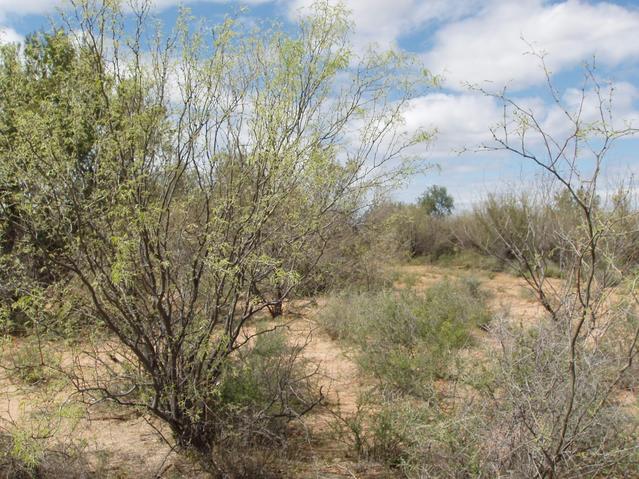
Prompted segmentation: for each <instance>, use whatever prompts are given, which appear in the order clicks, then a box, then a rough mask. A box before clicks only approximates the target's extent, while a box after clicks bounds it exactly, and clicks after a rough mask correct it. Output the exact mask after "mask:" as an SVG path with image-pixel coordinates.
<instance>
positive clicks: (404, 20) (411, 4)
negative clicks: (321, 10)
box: [288, 0, 481, 48]
mask: <svg viewBox="0 0 639 479" xmlns="http://www.w3.org/2000/svg"><path fill="white" fill-rule="evenodd" d="M342 3H343V4H344V5H345V6H346V7H347V8H348V9H349V10H350V11H351V12H352V19H353V21H354V22H355V38H354V43H355V46H356V47H359V48H362V47H364V46H367V45H368V44H371V43H373V44H378V45H380V46H382V47H385V48H386V47H395V46H396V42H397V39H398V38H399V37H400V36H401V35H405V34H408V33H411V32H412V31H414V30H415V29H418V28H420V27H423V26H425V25H426V24H428V23H429V22H431V21H434V20H439V21H441V20H446V19H448V20H450V19H454V18H459V17H460V16H461V15H464V14H467V13H468V12H470V11H473V10H474V9H476V6H477V5H479V4H481V2H480V0H457V1H455V2H450V1H447V0H427V1H424V0H345V1H343V2H342ZM312 4H313V0H291V1H290V3H289V5H288V8H289V16H290V17H291V18H294V17H296V16H297V15H298V14H299V13H300V12H303V11H304V9H305V8H307V7H309V6H310V5H312Z"/></svg>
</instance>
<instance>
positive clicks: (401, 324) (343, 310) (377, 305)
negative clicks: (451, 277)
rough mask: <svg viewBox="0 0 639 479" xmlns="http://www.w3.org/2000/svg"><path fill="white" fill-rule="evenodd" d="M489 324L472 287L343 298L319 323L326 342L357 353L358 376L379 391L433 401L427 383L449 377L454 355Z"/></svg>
mask: <svg viewBox="0 0 639 479" xmlns="http://www.w3.org/2000/svg"><path fill="white" fill-rule="evenodd" d="M489 320H490V314H489V313H488V310H487V309H486V306H485V304H484V298H483V293H482V292H481V290H480V289H479V287H478V285H477V284H476V283H474V282H472V281H462V282H456V283H452V282H449V281H444V282H441V283H439V284H437V285H435V286H433V287H431V288H429V289H428V290H427V291H426V292H425V293H424V294H420V293H416V292H413V291H401V292H399V293H398V292H394V291H389V290H386V291H382V292H377V293H355V294H353V293H346V294H343V295H341V296H339V297H336V298H335V299H333V300H331V301H330V302H329V304H328V305H327V306H326V308H325V309H324V311H323V312H322V315H321V321H322V324H323V325H324V327H325V328H326V329H327V331H328V332H329V334H330V335H331V337H333V338H336V339H342V340H345V341H347V342H349V343H351V344H352V345H354V346H355V347H356V349H357V360H358V362H359V364H360V366H361V368H362V370H363V371H366V372H369V373H371V374H372V375H373V376H375V377H376V378H377V380H378V382H379V385H380V387H381V388H382V389H386V390H388V391H389V392H392V391H396V392H400V393H404V394H410V395H414V396H416V397H420V398H424V399H427V398H432V397H433V395H434V389H433V385H432V382H433V380H435V379H436V378H443V377H448V376H449V375H450V374H451V371H452V365H453V364H454V358H455V351H457V350H458V349H460V348H462V347H464V346H466V345H468V344H469V343H470V342H471V332H472V329H473V328H474V327H476V326H480V325H484V324H486V323H487V322H488V321H489Z"/></svg>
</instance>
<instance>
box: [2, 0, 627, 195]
mask: <svg viewBox="0 0 639 479" xmlns="http://www.w3.org/2000/svg"><path fill="white" fill-rule="evenodd" d="M310 3H311V0H250V1H247V2H236V1H232V0H227V1H224V0H208V1H187V0H182V1H178V0H156V1H155V9H156V13H157V14H158V15H160V16H161V18H163V19H164V21H165V22H166V23H167V24H170V23H172V21H173V20H174V19H175V16H176V14H177V10H178V6H179V5H187V6H189V7H190V8H191V9H192V13H193V14H195V15H198V16H205V17H209V18H211V19H213V20H215V19H216V18H221V17H222V16H223V15H225V14H228V13H234V12H237V11H238V7H240V6H246V7H248V9H247V11H246V12H244V13H243V14H242V15H244V16H246V17H247V20H251V19H256V18H278V19H280V20H282V21H284V22H292V21H294V19H295V17H296V16H297V15H298V14H299V12H300V11H303V9H304V8H305V7H307V6H308V5H309V4H310ZM343 3H345V4H346V5H347V7H348V8H349V9H350V10H351V11H352V14H353V20H354V22H355V32H354V36H353V42H354V45H355V47H356V48H364V47H365V46H366V45H368V44H370V43H375V44H377V45H378V46H379V47H380V48H388V47H393V48H399V49H403V50H406V51H410V52H412V53H414V54H416V55H418V56H419V57H420V58H421V59H422V60H423V62H424V64H425V66H426V67H427V68H429V69H430V70H431V71H432V72H433V73H435V74H438V75H441V76H442V78H443V83H442V87H441V88H440V89H438V90H432V91H430V92H428V93H426V94H425V95H424V96H422V97H420V98H417V99H415V100H414V101H413V102H412V104H411V108H410V110H409V111H408V112H407V118H406V120H407V126H408V127H409V128H420V127H427V128H436V129H437V130H438V134H437V137H436V140H435V142H434V143H433V144H432V145H431V146H430V147H429V148H428V149H427V150H426V149H423V151H418V152H416V153H417V154H419V155H420V156H423V157H424V158H425V159H426V160H427V161H429V162H431V163H436V164H438V165H439V168H438V169H437V170H435V169H434V170H432V171H430V172H429V173H427V174H426V175H423V176H419V177H416V178H415V179H414V180H413V181H411V182H410V184H408V185H407V186H406V187H405V188H403V189H402V190H401V191H399V192H397V193H396V198H398V199H401V200H405V201H410V200H412V199H414V198H415V197H416V196H418V195H419V194H420V193H421V192H422V191H423V190H424V189H426V188H427V187H428V185H430V184H434V183H435V184H441V185H444V186H446V187H447V188H448V189H449V191H451V192H452V193H453V195H454V196H455V197H456V198H457V201H458V203H461V204H466V205H468V204H470V203H472V202H473V201H475V200H477V199H478V198H480V197H481V196H482V195H484V194H485V193H487V192H490V191H494V190H499V189H504V188H512V187H522V186H523V187H525V186H526V185H530V184H531V183H532V180H533V178H534V175H535V170H534V169H531V168H530V166H529V165H527V164H526V163H522V162H521V161H519V160H518V159H516V158H512V157H509V156H506V155H503V154H495V153H477V152H475V151H474V150H475V147H477V146H479V145H481V144H482V143H485V142H488V141H489V140H490V133H489V128H490V126H492V125H494V124H495V123H496V122H498V121H499V119H500V114H501V109H500V106H499V104H498V103H497V102H496V101H495V100H493V99H491V98H488V97H485V96H482V95H481V94H479V93H477V92H475V91H472V90H469V88H468V86H467V84H468V83H470V84H475V85H482V86H486V87H487V88H489V89H491V90H498V89H499V88H501V87H502V86H503V85H506V84H507V85H508V87H509V91H510V92H511V95H513V96H515V97H517V98H519V99H521V101H523V102H525V104H526V105H530V108H532V109H533V110H534V111H535V113H536V114H537V115H538V116H539V117H540V118H541V119H542V120H543V121H544V124H545V125H547V126H548V128H551V129H553V131H557V132H560V131H561V128H562V125H561V115H558V112H557V109H556V108H555V107H554V106H553V105H552V103H551V101H550V98H549V96H548V95H547V93H546V90H545V89H544V75H543V72H542V70H541V69H540V66H539V62H538V61H536V60H535V58H534V57H532V56H530V55H526V54H525V53H526V52H528V51H530V49H531V45H532V46H533V47H534V48H535V49H536V50H538V51H545V52H546V54H547V56H546V60H547V64H548V66H549V68H550V69H551V70H552V72H553V73H554V74H556V83H557V85H558V86H559V87H560V89H561V94H562V99H564V100H565V101H566V103H567V104H568V105H570V104H571V101H572V100H571V98H573V97H574V93H575V90H574V89H575V88H579V86H580V85H581V82H582V78H583V76H582V68H581V66H582V65H583V62H584V61H591V60H592V58H593V56H594V57H595V58H596V61H597V65H598V72H599V75H600V76H601V77H602V78H603V79H605V80H611V81H614V82H615V84H616V94H615V107H614V109H615V115H616V117H617V118H618V119H624V120H627V121H632V122H633V123H634V124H635V126H639V41H637V40H638V34H639V1H637V2H635V1H628V0H627V1H617V2H597V1H585V0H568V1H552V2H551V1H542V0H520V1H508V0H486V1H478V0H346V1H344V2H343ZM65 4H66V3H65V2H64V0H0V29H1V30H2V40H3V41H21V39H22V38H24V36H25V35H26V34H28V33H29V32H31V31H34V30H36V29H39V28H43V27H46V25H47V15H51V14H54V13H55V9H56V8H58V7H63V6H64V5H65ZM638 146H639V142H638V141H637V140H624V141H622V142H620V143H618V144H617V147H616V148H615V149H614V150H613V151H612V152H611V154H610V156H609V160H608V166H607V167H606V169H605V176H606V178H605V180H606V181H607V182H609V183H612V182H614V181H615V180H616V179H617V178H627V177H628V176H629V175H631V174H634V173H639V158H638V157H637V154H636V151H637V147H638ZM464 148H467V149H468V150H470V152H467V153H464V154H461V155H460V154H458V152H459V151H460V150H462V149H464Z"/></svg>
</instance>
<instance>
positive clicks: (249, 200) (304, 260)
mask: <svg viewBox="0 0 639 479" xmlns="http://www.w3.org/2000/svg"><path fill="white" fill-rule="evenodd" d="M92 7H93V5H92V2H78V3H77V5H76V6H75V12H74V13H75V14H76V15H70V16H68V17H66V20H67V23H64V24H63V25H62V26H61V27H59V28H58V27H55V26H54V28H53V30H52V31H51V32H50V33H42V34H39V35H34V36H31V37H30V38H29V39H28V41H27V42H26V45H25V47H24V49H20V48H17V47H15V46H6V47H1V50H0V54H1V56H0V91H1V92H2V95H0V130H2V131H3V132H5V131H6V133H7V134H6V135H3V136H2V139H0V192H1V194H2V198H1V199H0V204H1V205H2V214H3V215H4V217H3V219H4V218H7V219H8V221H7V222H3V225H4V224H8V225H9V226H8V227H7V230H6V231H3V233H2V235H3V236H2V241H3V252H5V251H6V252H7V255H10V256H11V257H13V258H15V256H16V255H23V256H21V257H20V259H21V258H23V257H24V254H25V252H26V251H27V249H20V248H18V246H16V245H17V244H18V243H20V244H23V245H24V247H25V248H29V249H28V251H33V252H36V253H37V257H40V258H42V261H41V262H40V263H38V264H37V265H34V266H35V269H37V270H45V271H46V272H48V273H49V274H51V273H56V274H55V275H53V276H52V277H51V278H48V279H51V280H52V281H53V280H56V279H58V277H59V276H64V279H65V280H71V281H74V284H80V285H81V287H82V290H83V294H82V295H78V296H79V297H80V298H81V300H82V301H85V304H84V305H83V306H85V308H84V309H85V310H87V311H89V314H87V317H91V318H95V319H96V320H97V321H98V322H99V323H100V324H101V325H102V326H104V327H105V328H106V329H108V330H109V331H110V333H111V334H113V335H114V337H117V338H118V341H119V342H120V343H121V345H122V347H123V348H124V350H125V351H124V352H125V353H126V354H123V357H124V358H125V360H126V362H127V363H128V364H126V365H124V366H122V368H114V369H113V370H112V371H110V373H111V374H112V375H113V376H115V377H112V378H109V381H110V384H130V383H131V381H135V382H138V383H139V384H137V385H136V384H132V385H131V386H132V387H131V390H132V391H136V394H137V393H139V391H140V390H144V392H145V394H144V395H143V399H144V406H145V407H146V408H147V409H148V410H149V411H150V412H151V413H152V414H155V415H156V416H157V417H159V418H160V419H162V420H164V421H165V422H166V423H167V424H168V425H169V426H170V427H171V429H172V431H173V433H174V436H175V438H176V440H177V442H178V443H179V444H180V445H181V446H184V447H188V448H194V449H197V450H199V451H200V452H203V453H204V455H207V454H209V453H210V452H211V451H212V450H213V449H214V445H215V443H216V441H217V440H218V439H220V438H221V437H223V436H224V434H223V430H222V429H221V428H220V425H219V424H218V422H220V421H221V418H222V417H223V416H224V414H225V413H226V411H224V410H223V406H222V405H223V404H225V402H224V401H220V394H222V393H223V394H225V395H226V396H227V397H226V399H228V401H227V402H229V401H230V402H231V403H233V402H234V401H237V402H238V403H239V404H244V403H245V402H248V403H249V404H250V403H251V401H252V399H251V398H253V397H254V396H255V395H256V394H257V392H256V391H259V390H261V388H262V386H264V381H266V380H267V379H270V380H271V381H273V380H274V379H273V378H274V377H275V376H271V377H270V378H268V377H267V376H268V375H264V376H261V375H260V374H258V373H256V372H254V368H253V365H252V364H244V365H243V366H242V367H240V368H239V369H234V368H230V369H229V368H227V367H226V364H227V363H228V364H234V365H237V364H238V361H239V362H242V361H243V358H242V355H241V349H242V348H249V347H250V345H249V342H244V341H243V339H242V334H243V331H245V328H246V327H247V326H248V324H249V322H250V320H251V319H252V318H254V317H255V316H256V315H257V314H258V313H260V312H261V311H265V310H269V311H271V312H272V314H273V315H275V314H276V313H278V312H280V311H281V305H282V302H283V301H284V299H286V298H287V297H288V296H290V295H291V294H292V292H293V290H294V289H295V288H296V287H299V286H301V285H304V283H305V281H307V280H309V279H310V278H314V277H315V272H316V270H317V267H318V264H320V260H321V259H322V257H323V255H324V252H325V251H327V250H328V249H329V243H331V240H332V238H333V237H334V233H335V232H336V231H338V230H339V228H338V227H336V226H335V225H336V223H338V221H337V220H340V219H342V218H346V220H345V222H344V223H342V224H346V225H352V224H353V223H354V222H355V221H354V219H355V218H356V217H357V215H358V211H360V209H361V208H362V207H363V206H364V205H365V204H366V202H367V200H368V199H369V198H370V197H371V196H372V192H373V190H375V189H378V188H382V189H383V188H387V187H389V186H391V185H396V184H397V182H398V181H401V180H402V179H404V178H405V177H406V175H408V174H409V173H410V172H412V171H413V170H414V166H415V160H414V158H412V157H409V156H405V155H403V154H402V152H403V151H404V150H405V149H406V148H407V147H409V146H411V145H416V144H418V143H420V142H423V141H424V140H427V139H428V138H429V136H428V135H425V134H424V132H417V133H416V134H415V135H410V134H408V133H406V132H404V131H403V126H402V111H403V109H404V108H405V106H406V104H407V101H408V100H409V99H410V98H411V97H413V96H414V95H415V94H417V93H418V91H419V90H418V89H419V88H421V87H420V85H422V84H423V82H424V78H423V75H421V74H419V75H418V77H415V76H414V75H413V74H412V72H414V71H416V70H415V69H414V68H413V66H414V65H413V63H414V62H413V60H412V59H410V58H408V57H406V56H403V55H399V54H394V53H383V54H377V53H375V52H371V53H370V54H366V55H362V56H357V55H355V54H354V53H353V51H352V50H351V48H350V46H349V32H350V30H351V24H350V22H349V20H348V17H347V15H346V12H345V10H344V9H343V8H342V7H340V6H335V7H334V6H331V5H330V4H329V3H328V2H318V3H317V4H315V5H314V8H313V11H312V13H311V15H309V16H305V17H303V18H301V19H300V21H299V23H298V25H297V27H296V28H295V29H291V30H290V31H282V30H281V28H279V26H278V25H272V26H271V25H266V26H259V27H257V28H256V29H254V30H252V31H251V32H248V31H246V29H244V28H243V27H242V25H239V24H236V23H235V22H234V21H232V20H228V21H225V22H224V23H222V24H220V25H216V26H214V27H213V28H209V26H206V25H199V26H194V25H192V24H190V19H189V18H188V16H187V14H186V13H184V14H183V16H182V17H181V18H180V19H179V20H178V22H177V24H176V26H175V28H174V29H173V31H171V32H170V33H168V34H166V38H164V36H165V34H164V33H160V29H159V27H154V25H156V23H155V22H153V21H150V20H151V18H149V17H148V16H147V14H148V11H146V10H145V11H144V12H142V13H141V15H140V16H139V17H136V18H135V19H134V21H133V22H130V21H129V20H130V19H129V18H127V16H126V12H125V11H124V10H123V9H122V8H121V6H120V3H119V2H106V3H105V5H103V6H102V7H103V8H99V9H94V8H92ZM141 38H148V39H151V38H153V39H155V40H152V41H151V40H150V41H140V39H141ZM104 45H109V46H114V48H103V46H104ZM115 46H118V48H115ZM387 139H390V140H391V144H387V143H384V142H385V141H386V140H387ZM353 144H356V145H357V148H352V145H353ZM381 144H384V145H385V146H384V148H380V145H381ZM386 146H388V148H387V147H386ZM391 161H393V164H391ZM345 230H347V228H345ZM3 261H4V258H3ZM40 279H41V278H39V277H38V280H40ZM42 282H44V281H42ZM47 284H48V283H47ZM47 284H44V285H42V288H41V290H44V286H46V285H47ZM38 285H39V284H38ZM39 286H40V285H39ZM309 289H312V288H309ZM18 293H19V294H18ZM18 293H16V288H14V287H11V288H8V291H7V297H8V298H9V299H8V301H7V303H6V304H9V305H12V304H14V303H15V302H16V299H18V298H20V300H21V301H22V298H29V297H33V296H34V294H32V293H31V288H29V289H27V290H26V291H24V292H23V291H18ZM63 309H66V308H63ZM2 311H3V313H2V314H3V316H6V315H7V311H10V308H9V309H8V308H7V307H6V305H4V307H3V310H2ZM63 329H65V328H60V330H63ZM258 346H259V345H258ZM258 353H259V349H258V350H256V351H255V354H256V355H259V354H258ZM293 357H296V355H293ZM262 359H263V360H264V361H265V364H272V362H273V361H275V359H270V357H269V359H268V360H267V359H266V357H263V358H262ZM278 364H279V363H278ZM279 366H281V367H284V366H283V365H281V364H279ZM289 366H290V365H289ZM273 367H275V365H273ZM131 371H137V374H135V375H126V374H125V373H126V372H131ZM119 375H124V376H126V377H118V376H119ZM229 377H234V378H235V379H236V381H235V382H234V385H233V386H231V383H230V382H228V381H229ZM101 380H102V378H101ZM149 385H150V386H149ZM271 385H272V386H273V387H280V389H279V390H278V391H279V392H280V393H281V394H280V396H282V397H283V396H285V391H287V389H286V387H285V385H284V384H283V383H282V384H275V383H272V384H271ZM135 386H139V387H135ZM227 386H228V389H224V388H227ZM282 388H284V389H282ZM89 389H90V388H89ZM90 390H91V391H96V396H101V397H95V398H94V399H96V400H97V399H103V398H104V396H106V397H109V396H110V395H112V393H111V392H110V391H109V390H108V389H106V388H94V389H90ZM131 394H134V393H131ZM231 398H235V399H231ZM111 399H117V400H118V401H120V400H121V398H120V397H119V396H117V397H116V398H113V397H111ZM136 399H139V398H136ZM254 399H255V401H257V402H261V401H262V399H263V397H259V395H258V396H255V398H254ZM123 402H125V401H123ZM136 405H138V406H140V404H138V403H136ZM293 406H295V404H294V402H293V401H288V399H287V401H279V402H278V401H276V402H275V403H274V408H275V407H280V408H281V410H280V411H279V412H277V413H276V411H274V409H273V408H269V410H268V411H263V412H264V413H266V412H268V414H269V415H270V416H279V417H287V418H291V417H296V415H297V414H299V411H297V410H295V409H294V408H293ZM300 406H301V404H300ZM241 407H244V406H241ZM251 407H252V406H251ZM249 409H250V408H249ZM304 409H305V406H303V407H302V408H301V409H300V410H304Z"/></svg>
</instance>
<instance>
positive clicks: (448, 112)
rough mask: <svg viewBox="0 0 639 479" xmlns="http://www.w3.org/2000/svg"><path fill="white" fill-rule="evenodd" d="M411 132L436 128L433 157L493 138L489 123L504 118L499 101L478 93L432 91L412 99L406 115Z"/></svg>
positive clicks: (492, 123)
mask: <svg viewBox="0 0 639 479" xmlns="http://www.w3.org/2000/svg"><path fill="white" fill-rule="evenodd" d="M404 118H405V121H406V127H407V129H408V130H409V131H416V130H417V129H419V128H426V129H428V130H432V129H436V130H437V136H436V139H435V144H434V145H433V148H431V150H430V155H431V156H433V157H446V156H450V155H451V153H453V154H454V152H455V151H456V150H457V151H459V150H461V149H463V148H468V149H474V148H477V147H478V146H479V145H480V144H482V143H484V142H486V141H488V140H489V139H490V130H489V128H490V126H492V125H494V124H495V123H497V122H498V121H499V120H500V119H501V118H502V110H501V108H500V106H499V104H498V102H497V101H496V100H495V99H494V98H491V97H488V96H485V95H482V94H475V93H464V94H449V93H431V94H428V95H425V96H422V97H419V98H415V99H413V100H411V102H410V104H409V106H408V108H407V111H406V113H405V115H404Z"/></svg>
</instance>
